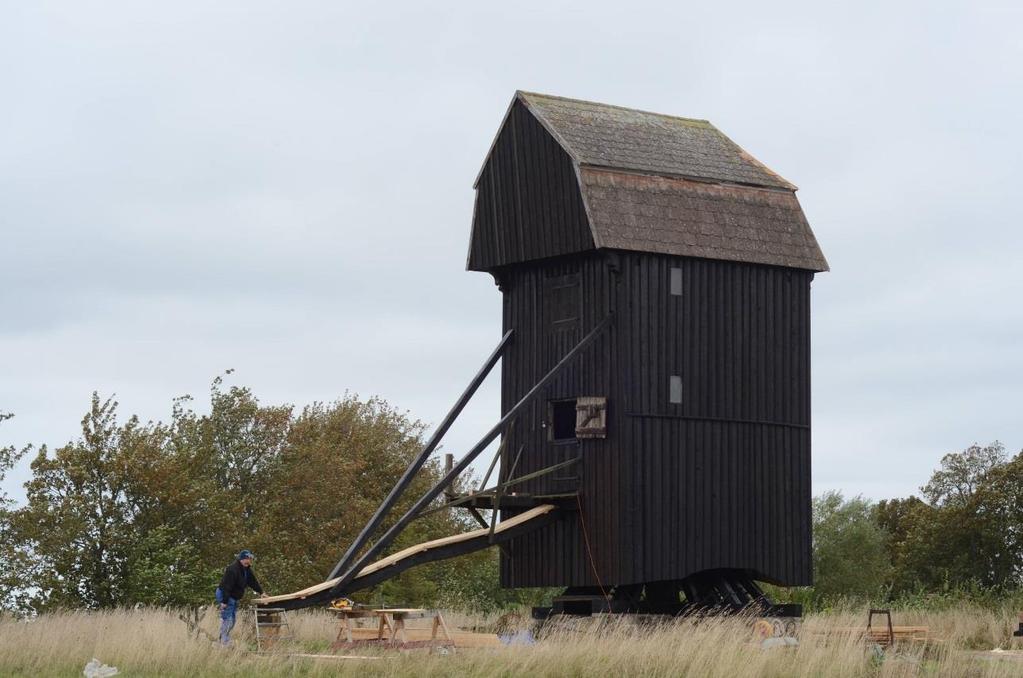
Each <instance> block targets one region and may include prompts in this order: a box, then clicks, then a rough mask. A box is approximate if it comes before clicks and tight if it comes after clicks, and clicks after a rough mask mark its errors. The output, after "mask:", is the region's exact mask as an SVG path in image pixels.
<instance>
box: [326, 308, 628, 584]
mask: <svg viewBox="0 0 1023 678" xmlns="http://www.w3.org/2000/svg"><path fill="white" fill-rule="evenodd" d="M613 320H614V314H611V313H609V314H608V315H607V316H605V317H604V319H603V320H601V321H600V323H599V324H598V325H597V326H596V327H594V328H593V329H592V330H590V333H589V334H587V335H586V336H585V337H583V338H582V340H581V341H580V342H579V343H578V344H576V345H575V347H574V348H573V349H572V350H571V351H569V352H568V353H566V354H565V357H564V358H562V359H561V360H559V361H558V364H557V365H555V366H554V367H553V368H551V371H550V372H548V373H547V374H546V375H544V377H543V378H542V379H541V380H540V381H538V382H536V384H535V385H534V386H533V388H531V389H529V392H528V393H526V395H524V396H522V399H521V400H519V402H517V403H515V405H514V406H513V407H512V408H511V409H510V410H508V412H507V414H505V415H504V416H503V417H501V420H500V421H499V422H497V424H495V425H494V428H492V429H490V431H489V432H487V434H486V435H485V436H483V438H482V439H480V441H479V442H478V443H476V445H475V446H474V447H473V448H472V449H471V450H469V451H468V452H466V454H465V456H464V457H462V458H461V459H460V460H459V462H458V463H457V464H455V466H454V467H453V468H452V469H451V470H450V471H448V473H447V474H445V476H444V477H443V478H441V479H440V481H439V482H438V483H437V484H436V485H434V486H433V488H432V489H430V490H429V491H427V493H426V494H424V495H423V496H422V497H420V499H419V501H417V502H416V503H415V504H414V505H413V506H412V508H410V509H409V510H408V511H406V512H405V515H403V516H402V517H401V518H399V519H398V522H396V523H395V524H394V525H392V526H391V528H390V529H389V530H387V532H385V533H384V535H383V536H382V537H380V540H379V541H377V542H376V543H375V544H373V545H372V546H371V547H369V548H368V549H367V550H366V552H365V553H363V554H362V557H361V558H359V560H358V562H356V563H355V564H354V565H352V566H351V567H349V568H348V570H347V571H346V572H345V573H344V575H342V576H341V578H340V579H339V580H338V582H337V584H335V585H334V587H333V588H332V589H331V590H330V592H331V595H332V596H333V597H335V598H336V597H338V596H340V595H342V594H343V593H344V591H345V586H347V585H348V583H349V582H350V581H351V580H352V579H354V578H355V575H356V574H357V573H358V572H360V571H361V570H362V568H364V567H366V566H367V565H368V564H369V563H371V562H372V561H373V559H374V558H375V557H376V556H377V555H378V554H379V553H380V552H381V551H383V550H384V549H385V548H387V547H388V546H390V544H391V542H392V541H394V538H395V537H397V536H398V534H399V533H400V532H401V531H402V530H404V529H405V527H406V526H407V525H408V524H409V523H410V522H412V521H413V520H414V519H415V518H416V516H417V515H419V512H420V511H422V510H423V509H424V508H426V506H428V505H429V504H430V502H432V501H433V500H434V499H436V498H437V496H438V495H439V494H440V493H441V492H443V491H444V488H446V487H447V486H448V485H450V484H451V483H452V481H454V479H455V478H457V477H458V476H459V474H461V473H462V471H464V470H465V469H466V467H468V466H469V464H471V463H472V461H473V460H474V459H475V458H476V457H477V456H479V454H480V453H481V452H482V451H483V450H485V449H486V448H487V446H488V445H490V443H492V442H493V441H494V439H495V438H497V436H498V435H500V434H501V432H502V431H503V430H504V429H505V427H506V426H508V423H509V422H510V421H512V420H513V419H514V418H515V417H516V416H517V415H518V414H519V412H521V411H522V410H523V409H524V408H525V407H526V406H527V405H529V404H530V403H532V402H533V399H534V398H536V396H538V395H539V394H540V392H541V391H543V389H544V388H545V387H546V386H547V385H548V384H550V383H551V381H553V380H554V378H555V377H557V376H558V375H559V374H561V372H562V370H564V369H565V368H566V367H568V365H569V364H571V363H572V361H573V360H575V358H576V357H577V356H578V355H579V354H580V353H582V352H583V350H584V349H585V348H586V347H587V346H589V345H590V344H591V343H593V341H594V340H595V339H596V338H597V337H598V336H600V335H601V334H603V332H604V330H606V329H607V328H608V327H609V326H610V325H611V323H612V321H613ZM392 494H394V493H393V492H392ZM381 508H383V507H381ZM378 513H379V510H378ZM353 548H354V545H353ZM349 551H352V549H349ZM339 565H341V563H339ZM337 569H338V568H335V570H337Z"/></svg>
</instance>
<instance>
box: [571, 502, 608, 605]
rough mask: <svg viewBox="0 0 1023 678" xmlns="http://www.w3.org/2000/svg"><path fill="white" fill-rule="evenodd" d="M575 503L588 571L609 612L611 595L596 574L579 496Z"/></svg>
mask: <svg viewBox="0 0 1023 678" xmlns="http://www.w3.org/2000/svg"><path fill="white" fill-rule="evenodd" d="M575 503H576V505H578V506H579V525H580V527H581V528H582V531H583V542H584V543H585V544H586V555H587V557H589V559H590V569H592V570H593V576H594V577H595V578H596V580H597V586H598V587H600V594H601V595H602V596H604V600H605V601H607V604H608V605H607V608H608V612H610V611H611V595H610V594H609V593H608V592H607V589H605V588H604V582H602V581H601V580H600V573H598V572H597V563H596V562H595V561H594V560H593V550H592V549H591V548H590V536H589V534H587V532H586V519H585V518H584V517H583V502H582V500H581V499H580V498H579V494H578V493H576V495H575Z"/></svg>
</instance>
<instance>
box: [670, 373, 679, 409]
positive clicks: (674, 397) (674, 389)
mask: <svg viewBox="0 0 1023 678" xmlns="http://www.w3.org/2000/svg"><path fill="white" fill-rule="evenodd" d="M668 402H670V403H672V404H673V405H681V404H682V377H680V376H678V375H677V374H673V375H671V378H670V379H668Z"/></svg>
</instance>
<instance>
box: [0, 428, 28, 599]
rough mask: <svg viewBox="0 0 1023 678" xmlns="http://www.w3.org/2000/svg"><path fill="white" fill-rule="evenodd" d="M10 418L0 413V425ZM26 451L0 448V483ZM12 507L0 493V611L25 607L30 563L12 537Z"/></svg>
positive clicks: (2, 493) (8, 499) (7, 499)
mask: <svg viewBox="0 0 1023 678" xmlns="http://www.w3.org/2000/svg"><path fill="white" fill-rule="evenodd" d="M12 416H14V415H12V414H8V413H5V412H0V423H3V422H4V421H7V420H8V419H10V418H11V417H12ZM29 449H30V448H29V447H24V448H22V449H20V450H19V449H17V448H16V447H14V446H13V445H12V446H8V447H0V483H2V482H3V481H4V479H5V478H6V477H7V474H8V473H10V471H11V469H12V468H14V465H15V464H17V463H18V461H20V460H21V458H22V457H23V456H25V454H27V453H28V451H29ZM12 506H13V502H12V501H11V498H10V497H8V496H7V493H6V492H2V491H0V609H18V608H22V607H25V605H26V604H27V603H26V600H25V598H26V596H25V592H24V586H23V582H24V581H25V579H26V575H27V574H28V569H29V566H30V561H29V560H28V557H27V555H28V554H27V553H26V552H25V550H24V549H23V548H21V547H20V544H19V543H18V540H17V538H16V536H15V533H14V525H13V520H12V516H13V513H12V511H11V507H12Z"/></svg>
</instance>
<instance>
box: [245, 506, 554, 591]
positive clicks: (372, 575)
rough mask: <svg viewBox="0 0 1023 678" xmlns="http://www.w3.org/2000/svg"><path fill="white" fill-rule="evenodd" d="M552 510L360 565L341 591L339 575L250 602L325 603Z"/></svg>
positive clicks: (547, 516) (527, 527)
mask: <svg viewBox="0 0 1023 678" xmlns="http://www.w3.org/2000/svg"><path fill="white" fill-rule="evenodd" d="M556 509H557V507H556V506H554V505H553V504H542V505H540V506H537V507H536V508H532V509H530V510H528V511H525V512H523V513H520V514H519V515H517V516H514V517H512V518H509V519H507V520H502V521H501V522H500V523H498V524H497V526H496V527H495V528H494V530H493V534H491V531H490V530H488V529H479V530H473V531H471V532H463V533H462V534H454V535H451V536H450V537H443V538H441V539H434V540H432V541H427V542H423V543H422V544H416V545H415V546H410V547H408V548H407V549H403V550H401V551H398V552H397V553H394V554H391V555H389V556H387V557H386V558H382V559H380V560H378V561H376V562H374V563H372V564H370V565H367V566H366V567H364V568H363V569H362V570H360V571H359V573H358V574H357V575H356V576H355V578H354V579H352V580H351V582H349V583H348V584H347V585H346V586H345V587H344V590H343V592H342V593H341V594H338V593H337V592H332V589H333V588H334V586H335V585H337V583H338V582H339V581H340V580H341V577H336V578H334V579H328V580H327V581H325V582H322V583H320V584H316V585H315V586H310V587H308V588H304V589H302V590H301V591H295V592H294V593H286V594H283V595H279V596H267V597H264V598H257V599H256V600H255V601H254V602H255V604H256V605H259V606H266V605H269V606H272V607H275V608H282V609H285V610H297V609H300V608H303V607H312V606H313V605H319V604H326V603H329V602H330V601H331V600H332V599H335V598H339V597H341V596H342V595H348V594H350V593H353V592H355V591H359V590H361V589H365V588H369V587H370V586H374V585H376V584H379V583H380V582H382V581H386V580H387V579H390V578H391V577H395V576H397V575H398V574H400V573H402V572H404V571H405V570H407V569H409V568H410V567H413V566H415V565H420V564H422V563H429V562H433V561H435V560H444V559H446V558H454V557H455V556H460V555H463V554H465V553H472V552H473V551H479V550H481V549H485V548H487V547H488V546H493V545H495V544H499V543H502V542H505V541H508V540H509V539H512V538H514V537H517V536H519V535H522V534H525V533H527V532H531V531H533V530H535V529H537V528H540V527H543V526H544V525H547V524H548V523H550V522H551V521H552V520H553V519H554V517H555V514H556V513H557V511H556Z"/></svg>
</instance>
